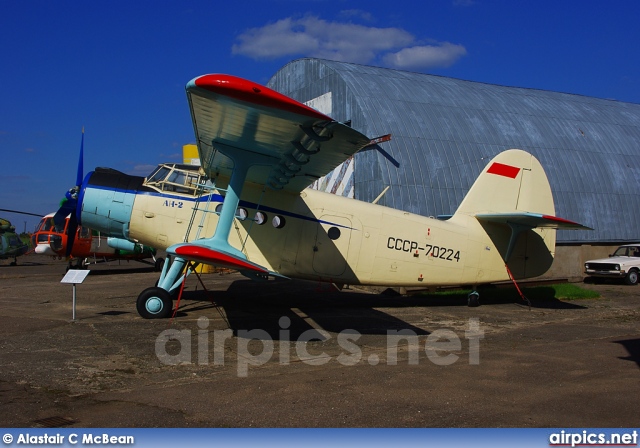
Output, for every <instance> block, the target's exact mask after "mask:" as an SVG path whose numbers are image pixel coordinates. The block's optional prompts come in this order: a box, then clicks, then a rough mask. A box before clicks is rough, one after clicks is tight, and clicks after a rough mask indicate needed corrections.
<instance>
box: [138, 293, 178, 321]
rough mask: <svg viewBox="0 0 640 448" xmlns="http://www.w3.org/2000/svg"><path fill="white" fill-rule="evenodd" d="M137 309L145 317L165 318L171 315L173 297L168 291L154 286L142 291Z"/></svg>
mask: <svg viewBox="0 0 640 448" xmlns="http://www.w3.org/2000/svg"><path fill="white" fill-rule="evenodd" d="M136 309H137V310H138V314H140V316H142V317H143V318H145V319H163V318H166V317H169V316H171V311H172V310H173V299H172V298H171V295H170V294H169V292H168V291H166V290H164V289H162V288H158V287H157V286H153V287H151V288H147V289H145V290H144V291H142V292H141V293H140V295H139V296H138V300H137V301H136Z"/></svg>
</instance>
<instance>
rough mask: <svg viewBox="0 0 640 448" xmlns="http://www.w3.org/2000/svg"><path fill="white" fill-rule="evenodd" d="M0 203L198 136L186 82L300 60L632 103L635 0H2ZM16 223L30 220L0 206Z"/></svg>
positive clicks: (639, 91) (44, 192)
mask: <svg viewBox="0 0 640 448" xmlns="http://www.w3.org/2000/svg"><path fill="white" fill-rule="evenodd" d="M0 11H1V14H0V49H1V55H2V59H3V62H2V69H1V70H0V153H1V154H2V161H3V163H2V167H3V169H2V170H1V171H0V208H4V209H18V210H24V211H28V212H33V213H42V214H45V213H48V212H51V211H55V210H56V209H57V206H58V202H59V200H60V199H61V198H62V197H63V196H64V193H65V191H66V190H67V189H68V188H70V187H71V186H73V184H74V182H75V172H76V164H77V158H78V151H79V147H80V138H81V130H82V128H83V127H84V128H85V164H84V167H85V172H86V171H88V170H91V169H93V168H94V167H96V166H108V167H111V168H115V169H118V170H120V171H123V172H126V173H130V174H139V175H146V174H148V173H149V171H150V170H151V168H152V167H153V166H155V165H156V164H158V163H160V162H166V161H176V162H179V161H181V160H182V145H183V144H186V143H191V142H193V141H194V136H193V128H192V125H191V118H190V115H189V110H188V106H187V101H186V95H185V92H184V87H185V85H186V83H187V82H188V81H189V80H191V79H192V78H194V77H196V76H199V75H202V74H205V73H228V74H232V75H236V76H241V77H245V78H248V79H250V80H253V81H256V82H258V83H262V84H264V83H266V82H267V81H268V80H269V78H270V77H271V76H272V75H273V74H274V73H275V72H276V71H277V70H278V69H279V68H281V67H282V66H284V65H285V64H286V63H288V62H289V61H291V60H294V59H297V58H300V57H322V58H326V59H334V60H341V61H347V62H355V63H359V64H364V65H375V66H384V67H390V68H396V69H400V70H408V71H414V72H422V73H431V74H437V75H442V76H448V77H453V78H460V79H466V80H472V81H479V82H486V83H492V84H500V85H509V86H518V87H529V88H536V89H544V90H553V91H560V92H568V93H575V94H580V95H588V96H594V97H599V98H609V99H615V100H618V101H625V102H633V103H640V50H639V48H640V25H639V24H640V2H637V1H633V0H628V1H616V0H613V1H610V2H604V1H591V0H584V1H561V0H554V1H547V0H539V1H530V2H519V1H506V0H505V1H489V0H442V1H428V0H425V1H416V0H414V1H403V0H395V1H387V2H372V1H329V0H295V1H294V0H274V1H269V0H263V1H254V0H242V1H236V2H219V1H213V0H210V1H192V0H184V1H163V2H159V1H135V0H129V1H121V0H110V1H99V0H98V1H92V2H80V1H64V0H59V1H30V0H22V1H18V0H1V1H0ZM0 215H1V216H3V217H6V218H8V219H10V220H12V221H13V222H14V224H15V225H16V227H17V228H18V229H20V230H23V227H24V222H25V221H26V227H27V230H32V228H33V226H34V225H35V223H36V222H37V218H32V217H23V216H20V215H13V214H7V213H2V212H0Z"/></svg>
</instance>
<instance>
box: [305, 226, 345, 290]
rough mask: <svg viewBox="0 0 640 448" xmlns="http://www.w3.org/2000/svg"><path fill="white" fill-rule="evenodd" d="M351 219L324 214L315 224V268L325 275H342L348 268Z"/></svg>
mask: <svg viewBox="0 0 640 448" xmlns="http://www.w3.org/2000/svg"><path fill="white" fill-rule="evenodd" d="M351 228H352V224H351V220H350V219H348V218H346V217H343V216H335V215H322V216H321V217H320V220H319V221H318V223H317V224H316V226H315V236H314V238H315V244H314V246H313V262H312V266H313V270H314V271H315V272H316V273H317V274H320V275H324V276H329V277H331V276H340V275H342V274H343V273H344V272H345V270H346V268H347V256H348V254H349V242H350V240H351Z"/></svg>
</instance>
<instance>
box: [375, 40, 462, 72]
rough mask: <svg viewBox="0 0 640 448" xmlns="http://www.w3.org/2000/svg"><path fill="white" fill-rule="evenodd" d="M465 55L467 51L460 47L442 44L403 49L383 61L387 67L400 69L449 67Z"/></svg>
mask: <svg viewBox="0 0 640 448" xmlns="http://www.w3.org/2000/svg"><path fill="white" fill-rule="evenodd" d="M466 54H467V50H466V49H465V48H464V47H463V46H462V45H454V44H452V43H449V42H443V43H441V44H439V45H424V46H416V47H409V48H403V49H402V50H400V51H398V52H395V53H389V54H386V55H385V56H384V57H383V60H384V62H385V63H386V64H387V65H390V66H392V67H395V68H400V69H412V68H421V67H422V68H424V67H449V66H451V65H452V64H454V63H455V62H456V61H457V60H458V59H460V58H461V57H462V56H464V55H466Z"/></svg>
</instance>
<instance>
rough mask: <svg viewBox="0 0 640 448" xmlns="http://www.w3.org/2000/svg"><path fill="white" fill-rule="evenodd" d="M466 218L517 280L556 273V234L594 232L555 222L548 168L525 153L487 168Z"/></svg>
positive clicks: (512, 153)
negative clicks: (561, 231) (480, 230)
mask: <svg viewBox="0 0 640 448" xmlns="http://www.w3.org/2000/svg"><path fill="white" fill-rule="evenodd" d="M460 215H467V216H471V217H474V218H476V219H477V221H478V222H479V223H480V225H481V226H482V228H483V229H484V231H485V232H486V233H487V235H488V236H489V238H490V239H491V241H492V242H493V244H494V246H495V247H496V249H497V250H498V251H499V253H500V255H501V256H502V259H503V260H504V262H505V264H508V266H509V268H510V270H511V272H512V273H513V274H514V276H515V277H516V278H528V277H534V276H538V275H542V274H544V273H545V272H546V271H547V270H548V269H549V267H551V263H552V262H553V257H554V255H555V241H556V229H558V228H564V229H588V227H585V226H583V225H581V224H578V223H575V222H573V221H569V220H566V219H562V218H558V217H556V216H555V207H554V205H553V195H552V193H551V186H550V185H549V180H548V179H547V175H546V174H545V172H544V169H543V168H542V165H540V162H539V161H538V160H537V159H536V158H535V157H534V156H532V155H531V154H529V153H527V152H525V151H521V150H519V149H510V150H508V151H504V152H503V153H501V154H498V155H497V156H496V157H494V158H493V160H491V161H490V162H489V163H488V164H487V166H486V167H485V168H484V170H483V171H482V173H481V174H480V176H478V178H477V179H476V181H475V183H474V184H473V186H472V187H471V189H470V190H469V193H468V194H467V196H466V197H465V198H464V200H463V201H462V203H461V204H460V207H458V210H457V211H456V213H455V214H454V217H456V216H460Z"/></svg>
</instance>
